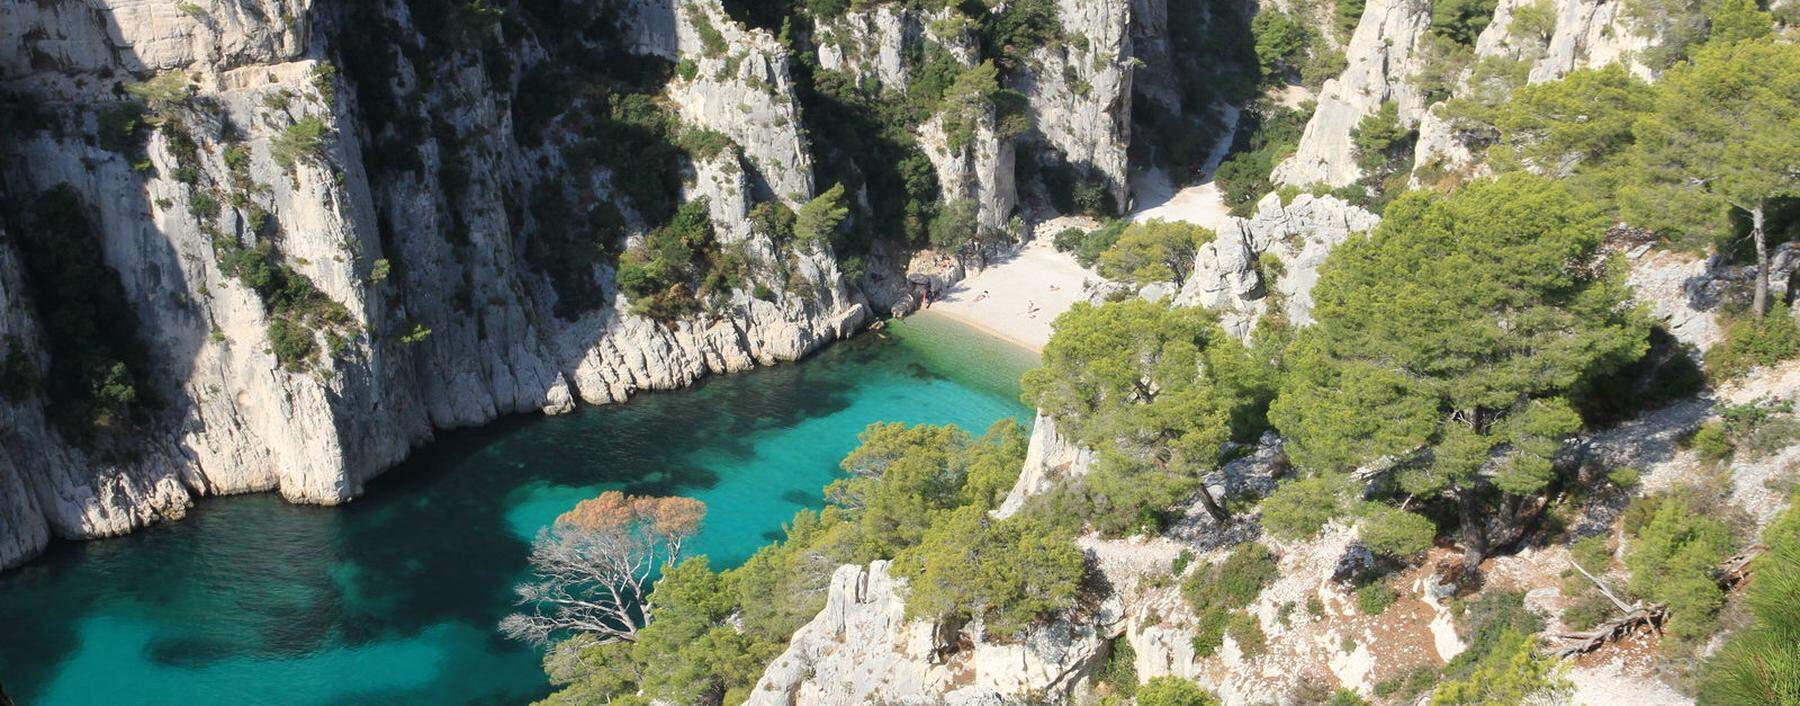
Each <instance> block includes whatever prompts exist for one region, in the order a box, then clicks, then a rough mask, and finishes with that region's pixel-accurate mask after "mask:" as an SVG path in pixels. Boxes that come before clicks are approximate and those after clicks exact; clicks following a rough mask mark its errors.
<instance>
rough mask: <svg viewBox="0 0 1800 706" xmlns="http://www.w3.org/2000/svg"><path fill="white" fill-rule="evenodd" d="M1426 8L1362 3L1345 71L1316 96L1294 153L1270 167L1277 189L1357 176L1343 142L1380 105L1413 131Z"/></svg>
mask: <svg viewBox="0 0 1800 706" xmlns="http://www.w3.org/2000/svg"><path fill="white" fill-rule="evenodd" d="M1430 29H1431V4H1430V3H1428V2H1419V1H1418V0H1369V2H1368V3H1367V4H1366V5H1364V7H1363V14H1362V19H1361V20H1360V21H1359V22H1358V23H1357V25H1356V31H1355V33H1353V34H1352V35H1351V36H1350V42H1349V44H1348V45H1347V46H1346V47H1345V48H1344V55H1345V58H1346V59H1348V61H1349V66H1348V67H1347V68H1345V69H1344V71H1343V73H1342V74H1339V75H1338V77H1337V78H1333V79H1329V80H1327V81H1326V82H1325V85H1324V87H1323V88H1321V89H1320V90H1319V98H1318V108H1317V109H1316V110H1315V112H1314V113H1313V116H1312V119H1311V120H1309V121H1308V122H1307V123H1306V130H1305V131H1304V132H1303V133H1302V134H1301V136H1300V145H1299V147H1297V148H1295V150H1294V154H1293V155H1292V156H1290V157H1288V158H1287V159H1286V160H1285V161H1283V162H1282V163H1281V164H1279V165H1276V167H1275V171H1274V173H1273V174H1271V175H1270V179H1271V180H1272V181H1274V182H1275V183H1277V184H1291V185H1295V186H1309V185H1312V184H1324V185H1327V186H1333V187H1336V186H1345V185H1347V184H1350V183H1353V182H1355V181H1356V180H1357V179H1359V178H1361V177H1362V170H1361V168H1360V167H1358V166H1357V164H1356V151H1355V149H1354V147H1353V144H1352V142H1351V139H1350V133H1351V131H1353V130H1355V129H1356V125H1357V123H1359V122H1361V121H1362V119H1363V118H1365V117H1368V116H1369V115H1372V114H1374V113H1375V111H1377V110H1378V109H1380V108H1381V105H1382V104H1383V103H1388V102H1392V103H1394V104H1395V105H1396V106H1397V108H1398V111H1397V113H1398V116H1399V119H1400V122H1401V124H1403V125H1407V126H1413V125H1416V124H1417V123H1418V121H1419V118H1420V116H1421V115H1422V114H1423V112H1424V110H1425V96H1424V94H1423V93H1422V92H1421V91H1420V90H1419V89H1418V87H1417V83H1416V82H1415V81H1414V77H1415V76H1416V75H1417V74H1418V73H1419V70H1420V67H1422V66H1423V58H1422V53H1423V51H1424V46H1425V41H1426V39H1427V36H1426V35H1427V33H1428V32H1429V31H1430Z"/></svg>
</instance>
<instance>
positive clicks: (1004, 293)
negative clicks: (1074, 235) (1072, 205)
mask: <svg viewBox="0 0 1800 706" xmlns="http://www.w3.org/2000/svg"><path fill="white" fill-rule="evenodd" d="M1222 117H1223V119H1224V120H1225V121H1226V122H1227V123H1230V124H1235V123H1236V121H1237V111H1235V110H1232V111H1229V112H1228V113H1227V114H1225V115H1224V116H1222ZM1230 143H1231V140H1230V138H1229V137H1226V138H1224V139H1222V140H1220V143H1219V145H1218V146H1217V147H1216V148H1214V150H1213V153H1212V155H1210V156H1209V157H1208V159H1207V163H1206V169H1207V171H1208V172H1211V171H1213V170H1216V169H1218V166H1219V161H1220V160H1222V159H1223V158H1224V157H1225V152H1226V150H1227V149H1229V148H1230V146H1231V144H1230ZM1132 193H1134V194H1136V199H1137V203H1136V204H1135V205H1136V208H1135V209H1133V211H1132V212H1131V213H1130V214H1129V215H1127V216H1126V218H1127V219H1128V220H1131V221H1134V222H1143V221H1148V220H1153V219H1162V220H1167V221H1187V222H1189V223H1194V224H1196V225H1200V226H1202V227H1206V228H1211V229H1213V230H1214V231H1219V230H1223V229H1224V228H1225V227H1227V226H1228V225H1229V224H1230V219H1231V212H1230V209H1228V208H1226V207H1225V203H1224V201H1223V200H1222V199H1221V198H1220V196H1219V189H1218V187H1217V186H1215V185H1213V183H1212V180H1211V179H1208V180H1207V181H1206V182H1205V183H1203V184H1198V185H1195V186H1190V187H1187V188H1184V189H1178V188H1176V186H1175V184H1174V182H1173V181H1172V180H1171V179H1170V178H1169V177H1168V175H1167V174H1164V173H1163V172H1162V171H1161V170H1155V169H1152V170H1146V171H1142V172H1138V173H1137V174H1135V175H1133V176H1132ZM1068 226H1077V227H1081V228H1084V229H1092V228H1097V227H1099V226H1100V224H1099V223H1096V222H1093V221H1091V220H1090V219H1082V218H1074V217H1062V218H1057V219H1054V220H1051V221H1047V222H1044V223H1042V224H1039V226H1038V229H1037V237H1035V238H1033V239H1032V241H1031V242H1029V243H1027V244H1026V245H1025V248H1024V249H1023V250H1021V251H1020V252H1019V253H1018V254H1016V255H1013V256H1012V257H1010V258H1007V259H1006V260H1004V261H1001V262H996V263H994V264H992V265H989V266H988V268H987V269H985V270H982V271H980V272H977V273H975V274H974V275H971V276H969V277H967V278H965V279H964V280H963V281H961V282H958V283H956V284H954V285H951V287H950V289H949V290H947V291H945V292H944V293H943V294H942V295H940V296H939V298H938V300H937V301H936V302H935V303H933V304H932V305H931V307H930V308H928V309H924V310H921V311H920V312H918V313H917V314H915V316H943V317H946V318H950V319H954V320H956V321H958V322H961V323H963V324H965V325H968V326H972V327H974V328H977V329H981V330H983V331H986V332H988V333H990V334H992V335H994V336H997V337H999V338H1002V339H1005V340H1008V341H1011V342H1013V343H1017V344H1019V345H1021V346H1024V347H1026V348H1029V349H1031V350H1034V351H1041V350H1043V348H1044V344H1046V343H1048V342H1050V324H1051V322H1053V321H1055V320H1056V317H1057V316H1059V315H1061V314H1062V313H1063V312H1065V311H1068V310H1069V307H1071V306H1073V305H1074V304H1075V302H1077V301H1081V300H1082V299H1084V298H1085V297H1084V294H1083V292H1084V291H1085V290H1086V287H1084V286H1083V285H1084V284H1085V283H1086V282H1087V281H1089V280H1099V279H1100V276H1099V275H1097V274H1095V273H1093V272H1092V271H1090V270H1087V269H1085V268H1083V267H1082V266H1081V264H1080V263H1077V262H1076V261H1075V258H1074V256H1072V255H1069V254H1067V253H1060V252H1057V251H1056V248H1055V247H1053V246H1052V245H1051V242H1050V241H1051V238H1052V236H1053V235H1054V234H1055V233H1056V232H1057V231H1059V230H1062V229H1063V228H1065V227H1068Z"/></svg>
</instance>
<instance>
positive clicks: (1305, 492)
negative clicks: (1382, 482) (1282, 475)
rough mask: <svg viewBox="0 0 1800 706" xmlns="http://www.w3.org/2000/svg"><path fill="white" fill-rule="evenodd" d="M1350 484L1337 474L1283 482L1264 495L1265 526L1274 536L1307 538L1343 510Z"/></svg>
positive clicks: (1316, 532) (1293, 538) (1263, 522)
mask: <svg viewBox="0 0 1800 706" xmlns="http://www.w3.org/2000/svg"><path fill="white" fill-rule="evenodd" d="M1345 495H1346V488H1345V487H1344V483H1343V481H1342V479H1341V477H1339V476H1337V475H1317V476H1311V477H1307V478H1301V479H1297V480H1290V481H1286V482H1283V483H1282V484H1281V485H1279V486H1276V488H1275V492H1273V493H1270V494H1269V496H1268V497H1266V498H1263V500H1262V503H1261V505H1260V507H1261V508H1262V526H1263V529H1264V530H1266V531H1267V532H1268V533H1269V534H1270V536H1273V537H1276V538H1279V539H1284V540H1298V539H1307V538H1309V537H1312V536H1313V535H1316V534H1318V533H1319V530H1321V529H1324V528H1325V523H1327V522H1330V521H1331V520H1332V518H1334V517H1337V516H1338V515H1339V514H1342V512H1343V508H1344V504H1345Z"/></svg>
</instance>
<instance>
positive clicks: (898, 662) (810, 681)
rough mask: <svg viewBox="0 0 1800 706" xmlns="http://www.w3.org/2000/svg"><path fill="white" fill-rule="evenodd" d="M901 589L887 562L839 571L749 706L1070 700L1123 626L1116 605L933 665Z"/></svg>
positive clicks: (975, 636) (926, 635)
mask: <svg viewBox="0 0 1800 706" xmlns="http://www.w3.org/2000/svg"><path fill="white" fill-rule="evenodd" d="M904 596H905V582H903V581H901V580H899V579H896V578H893V577H891V576H889V575H888V562H886V561H876V562H872V563H870V564H869V565H868V566H866V567H864V566H841V567H838V569H837V571H836V572H835V573H834V574H832V577H831V589H830V594H829V595H828V597H827V598H826V602H825V609H824V610H821V611H819V615H818V617H815V618H813V620H812V622H810V623H807V624H806V625H805V626H804V627H801V628H800V630H799V631H797V632H795V633H794V638H793V640H792V641H790V642H789V643H788V648H787V651H785V652H783V653H782V654H781V656H779V657H776V658H775V661H774V662H772V663H771V664H770V665H769V667H768V669H767V671H765V672H763V676H762V678H761V679H759V680H757V682H756V686H754V687H753V688H752V689H751V693H750V698H749V699H747V700H745V702H744V703H745V705H746V706H799V705H801V704H805V705H806V706H834V705H837V704H842V705H844V706H849V705H851V704H869V703H891V704H918V705H921V706H922V705H925V704H967V705H974V704H984V705H985V704H1001V703H1010V702H1012V701H1014V700H1016V699H1019V698H1037V699H1046V698H1049V699H1054V698H1058V697H1068V696H1070V695H1072V694H1073V693H1074V692H1075V691H1076V689H1078V688H1080V687H1082V686H1084V685H1085V684H1086V683H1087V680H1088V678H1089V676H1090V675H1091V674H1092V672H1093V670H1094V669H1095V668H1097V667H1098V666H1099V665H1100V663H1101V662H1102V661H1104V658H1105V650H1106V645H1107V639H1108V638H1109V637H1110V636H1112V635H1113V634H1116V632H1117V629H1116V626H1117V624H1118V622H1119V620H1120V615H1119V607H1118V604H1117V603H1116V602H1114V601H1108V602H1107V603H1106V604H1104V605H1102V606H1101V607H1100V608H1099V609H1098V610H1096V611H1095V613H1094V614H1093V615H1084V616H1081V617H1080V618H1079V619H1064V620H1058V621H1056V622H1053V623H1050V624H1048V625H1045V626H1041V627H1038V628H1035V629H1033V630H1031V631H1030V632H1029V633H1027V634H1026V635H1025V636H1024V637H1023V638H1022V639H1021V640H1019V641H1018V642H1016V643H1008V644H998V643H995V642H992V641H988V640H984V639H982V636H981V627H980V625H979V621H978V622H976V623H972V624H970V625H969V626H967V627H965V628H964V630H965V632H967V633H969V635H970V639H971V644H972V645H973V646H972V647H967V648H965V649H962V650H960V651H958V652H955V653H953V654H950V655H947V656H943V657H941V658H940V657H938V656H936V655H934V654H933V652H934V644H933V635H932V634H933V632H934V626H933V625H931V624H930V623H925V622H919V621H909V620H907V619H906V616H905V613H906V603H905V597H904Z"/></svg>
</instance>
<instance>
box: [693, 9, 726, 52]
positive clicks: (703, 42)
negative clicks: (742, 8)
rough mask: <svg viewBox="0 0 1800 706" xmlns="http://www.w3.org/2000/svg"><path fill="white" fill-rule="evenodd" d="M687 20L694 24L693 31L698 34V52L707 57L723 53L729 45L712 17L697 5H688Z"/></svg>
mask: <svg viewBox="0 0 1800 706" xmlns="http://www.w3.org/2000/svg"><path fill="white" fill-rule="evenodd" d="M687 16H688V21H689V22H691V23H693V25H694V33H695V34H698V35H700V53H701V55H703V56H706V57H708V58H711V57H717V56H720V55H722V54H724V53H725V52H726V51H727V50H729V49H730V48H731V47H730V45H729V44H728V43H727V42H726V41H725V35H724V34H723V33H721V32H719V28H717V27H714V26H713V23H712V18H711V17H710V16H708V15H707V14H706V11H705V10H701V9H700V8H699V7H698V6H692V5H690V6H688V8H687Z"/></svg>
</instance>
